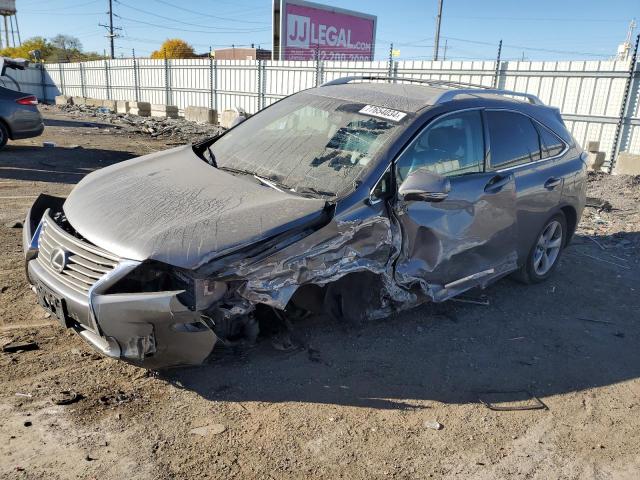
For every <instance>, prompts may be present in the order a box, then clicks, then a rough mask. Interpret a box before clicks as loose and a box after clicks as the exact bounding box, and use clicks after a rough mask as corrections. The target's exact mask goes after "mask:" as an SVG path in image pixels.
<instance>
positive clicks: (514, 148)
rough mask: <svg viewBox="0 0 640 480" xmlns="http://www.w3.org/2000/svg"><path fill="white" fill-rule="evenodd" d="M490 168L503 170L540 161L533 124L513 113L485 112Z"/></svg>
mask: <svg viewBox="0 0 640 480" xmlns="http://www.w3.org/2000/svg"><path fill="white" fill-rule="evenodd" d="M487 120H488V123H489V138H490V139H491V166H492V167H493V168H505V167H512V166H516V165H521V164H523V163H529V162H535V161H536V160H540V139H539V137H538V131H537V130H536V128H535V127H534V126H533V122H532V121H531V120H530V119H529V117H526V116H525V115H521V114H519V113H515V112H503V111H491V110H489V111H487Z"/></svg>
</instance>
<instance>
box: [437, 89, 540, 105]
mask: <svg viewBox="0 0 640 480" xmlns="http://www.w3.org/2000/svg"><path fill="white" fill-rule="evenodd" d="M458 95H510V96H512V97H523V98H526V99H527V100H528V101H529V103H532V104H533V105H544V103H543V102H542V100H540V99H539V98H538V97H536V96H535V95H533V94H532V93H522V92H514V91H511V90H499V89H493V88H488V89H485V90H480V91H478V90H472V89H465V90H449V91H447V92H442V94H441V95H440V96H439V97H438V99H437V100H436V101H435V104H436V105H437V104H440V103H444V102H449V101H451V100H453V99H454V98H455V97H457V96H458Z"/></svg>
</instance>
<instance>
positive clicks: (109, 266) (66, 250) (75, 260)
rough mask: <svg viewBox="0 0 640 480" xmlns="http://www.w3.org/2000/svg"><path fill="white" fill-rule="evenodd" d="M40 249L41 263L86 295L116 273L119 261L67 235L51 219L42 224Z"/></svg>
mask: <svg viewBox="0 0 640 480" xmlns="http://www.w3.org/2000/svg"><path fill="white" fill-rule="evenodd" d="M38 248H39V250H38V263H40V265H41V266H42V267H43V268H44V269H46V270H47V271H48V272H49V273H50V274H51V275H53V276H54V277H55V278H57V279H58V280H60V282H62V283H64V284H65V285H66V286H67V287H69V288H71V289H73V290H75V291H76V292H78V293H81V294H83V295H88V294H89V289H90V288H91V287H92V286H93V284H95V283H96V281H98V279H100V278H101V277H103V276H104V275H106V274H107V273H109V272H110V271H111V270H113V269H114V268H115V267H116V265H117V264H118V262H119V260H120V259H119V258H118V257H117V256H115V255H112V254H110V253H108V252H106V251H104V250H102V249H100V248H98V247H96V246H94V245H91V244H89V243H87V242H83V241H82V240H80V239H78V238H76V237H74V236H72V235H70V234H69V233H67V232H65V231H64V230H63V229H62V228H60V227H59V226H58V225H57V224H56V223H55V222H54V221H53V220H52V219H51V218H50V217H46V218H45V220H44V222H43V224H42V228H41V230H40V237H39V239H38ZM61 255H62V257H61ZM63 257H64V260H62V258H63Z"/></svg>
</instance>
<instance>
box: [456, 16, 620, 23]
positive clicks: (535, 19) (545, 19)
mask: <svg viewBox="0 0 640 480" xmlns="http://www.w3.org/2000/svg"><path fill="white" fill-rule="evenodd" d="M447 18H454V19H455V18H458V19H466V20H508V21H525V22H596V23H619V22H627V21H628V20H629V19H606V18H575V17H571V18H557V17H556V18H549V17H498V16H475V15H452V16H450V17H447Z"/></svg>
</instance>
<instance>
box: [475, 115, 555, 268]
mask: <svg viewBox="0 0 640 480" xmlns="http://www.w3.org/2000/svg"><path fill="white" fill-rule="evenodd" d="M486 118H487V123H488V130H489V137H490V143H491V152H490V155H489V164H488V169H489V170H491V171H494V172H495V173H497V174H512V175H513V176H514V178H515V183H516V192H517V195H516V217H517V226H518V229H517V238H518V256H519V258H520V260H521V261H522V260H523V259H524V258H526V256H527V255H528V253H529V250H530V249H531V247H532V246H533V242H534V241H535V240H536V238H537V236H538V234H539V232H540V230H541V229H542V227H543V225H544V223H545V222H546V221H547V220H548V219H549V217H550V216H551V215H552V212H553V211H554V210H557V208H558V206H559V204H560V199H561V195H562V188H563V183H564V180H565V176H566V173H567V172H566V168H565V167H564V166H563V164H562V161H561V160H560V157H561V156H562V154H563V153H564V152H565V151H566V145H565V143H564V142H563V141H562V140H560V138H558V137H557V136H556V135H555V134H553V133H552V132H551V131H550V130H548V129H547V128H546V127H544V126H543V125H541V124H539V123H538V122H536V121H535V120H532V119H531V118H530V117H528V116H526V115H524V114H522V113H519V112H515V111H511V110H487V111H486Z"/></svg>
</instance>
